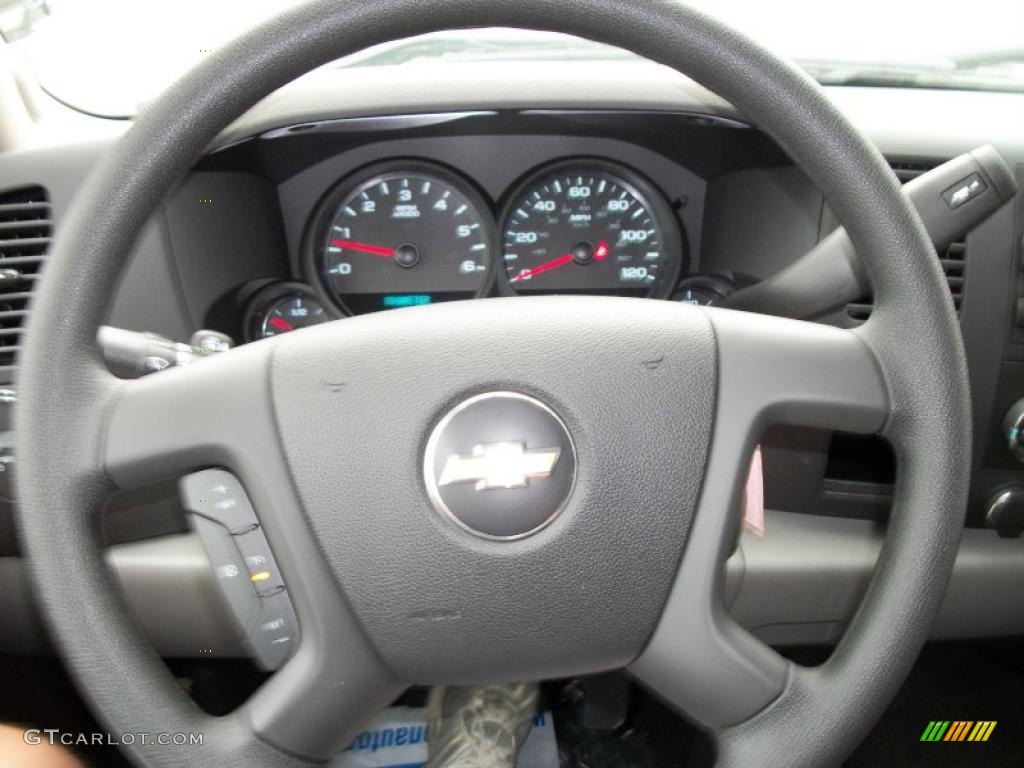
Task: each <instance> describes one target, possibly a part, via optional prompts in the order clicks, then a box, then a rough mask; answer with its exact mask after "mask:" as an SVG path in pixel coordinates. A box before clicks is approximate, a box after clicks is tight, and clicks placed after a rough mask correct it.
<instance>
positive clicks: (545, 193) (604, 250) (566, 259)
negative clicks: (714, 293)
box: [501, 161, 680, 296]
mask: <svg viewBox="0 0 1024 768" xmlns="http://www.w3.org/2000/svg"><path fill="white" fill-rule="evenodd" d="M501 260H502V264H503V267H504V269H503V272H504V287H505V288H507V289H509V290H511V291H512V292H514V293H590V294H616V295H624V296H665V295H667V293H668V292H669V291H670V290H671V289H672V286H673V285H674V282H675V279H676V276H677V275H678V272H679V266H680V237H679V225H678V224H677V223H676V221H675V219H674V216H673V214H672V211H671V209H670V208H669V206H668V203H667V202H666V201H665V200H664V198H663V197H662V196H661V195H660V194H659V193H658V192H657V190H655V189H654V188H653V187H652V186H651V185H650V183H648V182H647V181H646V180H644V179H643V178H641V177H639V176H638V175H637V174H635V173H633V172H631V171H629V170H627V169H625V168H621V167H618V166H612V165H610V164H606V163H599V162H596V161H594V162H591V161H584V162H574V163H572V164H564V165H559V166H556V167H553V168H549V169H546V170H543V171H541V172H540V173H539V174H536V175H534V176H533V177H532V178H531V179H530V180H528V181H527V182H525V183H524V184H522V185H521V186H520V187H519V188H518V189H517V191H516V192H515V193H513V194H512V195H511V197H510V198H509V201H508V204H507V205H506V208H505V216H504V220H503V228H502V252H501Z"/></svg>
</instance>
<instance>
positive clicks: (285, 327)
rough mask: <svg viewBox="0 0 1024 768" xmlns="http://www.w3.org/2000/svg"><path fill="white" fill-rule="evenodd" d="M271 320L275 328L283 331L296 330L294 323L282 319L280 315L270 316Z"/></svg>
mask: <svg viewBox="0 0 1024 768" xmlns="http://www.w3.org/2000/svg"><path fill="white" fill-rule="evenodd" d="M269 322H270V324H271V325H272V326H274V327H275V328H278V329H280V330H282V331H294V330H295V326H294V325H292V324H291V323H289V322H288V321H287V320H282V319H281V318H280V317H272V318H270V321H269Z"/></svg>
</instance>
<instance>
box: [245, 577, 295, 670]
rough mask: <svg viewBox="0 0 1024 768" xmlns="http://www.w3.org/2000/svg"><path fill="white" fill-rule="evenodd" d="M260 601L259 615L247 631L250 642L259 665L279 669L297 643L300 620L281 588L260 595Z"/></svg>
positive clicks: (286, 594)
mask: <svg viewBox="0 0 1024 768" xmlns="http://www.w3.org/2000/svg"><path fill="white" fill-rule="evenodd" d="M259 603H260V614H259V618H258V620H257V621H256V623H255V625H254V626H253V627H251V629H250V631H249V633H248V640H249V645H250V647H251V648H252V652H253V654H254V656H255V658H256V661H257V662H258V663H259V664H260V666H262V667H263V668H264V669H266V670H272V669H278V668H279V667H280V666H281V665H282V664H284V662H285V661H287V660H288V657H289V656H291V654H292V650H293V649H294V648H295V646H296V644H297V640H298V628H299V622H298V620H297V619H296V618H295V609H294V608H293V607H292V601H291V598H290V597H289V596H288V593H287V592H286V591H285V590H283V589H280V588H279V589H278V590H277V591H276V592H274V593H273V594H268V595H266V596H261V597H260V600H259Z"/></svg>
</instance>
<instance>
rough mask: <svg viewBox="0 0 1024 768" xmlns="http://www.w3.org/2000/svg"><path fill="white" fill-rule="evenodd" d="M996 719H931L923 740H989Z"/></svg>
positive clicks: (922, 735) (922, 737)
mask: <svg viewBox="0 0 1024 768" xmlns="http://www.w3.org/2000/svg"><path fill="white" fill-rule="evenodd" d="M996 722H997V721H996V720H978V721H974V720H953V721H952V722H950V721H949V720H931V721H930V722H929V723H928V727H927V728H925V729H924V733H922V734H921V741H988V737H989V736H991V735H992V731H994V730H995V728H996Z"/></svg>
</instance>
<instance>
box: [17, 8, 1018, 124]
mask: <svg viewBox="0 0 1024 768" xmlns="http://www.w3.org/2000/svg"><path fill="white" fill-rule="evenodd" d="M298 2H299V0H0V32H2V33H3V36H4V38H5V40H7V41H8V42H12V45H13V46H15V47H17V48H18V49H19V50H21V51H22V52H24V53H25V55H26V57H27V58H28V59H29V60H30V63H31V65H32V67H33V69H34V71H35V73H36V77H37V78H38V80H39V82H40V84H41V85H42V86H43V88H45V89H46V90H47V91H48V92H49V93H50V94H51V95H52V96H54V97H55V98H57V99H59V100H61V101H63V102H64V103H66V104H68V105H70V106H73V107H75V108H76V109H79V110H82V111H85V112H90V113H92V114H98V115H103V116H107V117H129V116H131V115H133V114H134V113H135V112H137V110H138V109H139V107H141V106H142V105H144V104H145V103H146V102H147V101H149V100H151V99H152V98H154V97H155V96H156V95H157V94H159V93H160V91H161V90H162V89H164V88H165V87H167V86H168V85H169V84H170V83H171V82H172V81H173V80H174V79H175V78H177V77H178V76H179V75H181V74H182V73H183V72H184V71H186V70H187V69H188V68H189V67H191V66H192V65H194V64H195V63H196V62H197V61H198V60H199V59H201V58H202V57H204V56H208V55H210V53H211V52H213V51H216V49H217V47H218V46H219V45H222V44H223V43H225V42H226V41H228V40H230V39H231V38H232V37H234V36H236V35H238V34H240V33H241V32H242V31H244V30H245V29H246V28H248V27H251V26H252V25H254V24H256V23H258V22H259V21H261V20H263V19H264V18H266V17H268V16H270V15H272V14H274V13H276V12H279V11H281V10H283V9H286V8H287V7H289V6H292V5H295V4H298ZM690 4H691V5H693V6H696V7H698V8H701V9H702V10H703V11H705V12H706V13H708V14H711V15H713V16H716V17H718V18H719V19H721V20H722V21H724V22H726V23H728V24H730V25H732V26H734V27H736V28H737V29H739V30H740V31H742V32H744V33H746V34H747V35H749V36H751V37H753V38H754V39H756V40H758V41H759V42H761V43H762V44H764V45H766V46H768V47H769V48H771V49H772V50H774V51H776V52H777V53H780V54H782V55H785V56H788V57H790V58H792V59H795V60H796V61H797V62H798V63H800V64H801V65H802V66H804V67H805V68H806V69H807V71H808V72H810V74H811V75H812V76H814V77H815V78H817V79H818V80H819V81H820V82H822V83H824V84H831V85H877V86H900V87H919V88H960V89H977V90H1009V91H1024V37H1022V33H1021V30H1024V2H1007V0H972V2H970V3H946V2H941V3H940V2H937V1H935V2H930V3H922V2H920V0H902V1H901V0H860V1H859V2H855V3H851V2H841V3H840V2H829V0H775V2H771V3H767V2H758V1H756V0H694V1H693V2H691V3H690ZM620 58H621V59H630V58H633V57H632V56H631V55H630V54H628V53H626V52H624V51H620V50H617V49H614V48H609V47H607V46H602V45H597V44H595V43H590V42H587V41H583V40H579V39H576V38H569V37H566V36H562V35H551V34H545V33H537V32H523V31H519V30H501V29H490V30H473V31H462V32H446V33H439V34H435V35H428V36H424V37H420V38H413V39H409V40H402V41H397V42H394V43H389V44H387V45H384V46H378V47H376V48H374V49H370V50H369V51H364V52H362V53H360V54H357V55H356V56H353V57H349V58H348V59H342V60H341V61H339V62H336V63H335V64H333V65H331V68H335V67H345V68H352V67H371V66H372V67H402V66H422V65H424V64H426V63H432V64H437V65H441V66H460V65H465V64H466V63H467V62H473V61H482V60H486V61H489V62H492V63H498V64H501V63H503V62H507V63H508V64H509V66H515V65H516V64H517V63H519V62H522V61H530V60H540V61H553V62H554V61H565V60H574V59H577V60H578V59H613V60H614V59H620Z"/></svg>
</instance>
